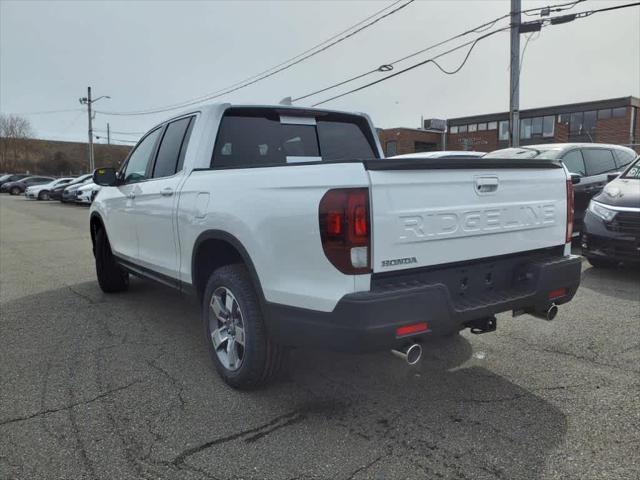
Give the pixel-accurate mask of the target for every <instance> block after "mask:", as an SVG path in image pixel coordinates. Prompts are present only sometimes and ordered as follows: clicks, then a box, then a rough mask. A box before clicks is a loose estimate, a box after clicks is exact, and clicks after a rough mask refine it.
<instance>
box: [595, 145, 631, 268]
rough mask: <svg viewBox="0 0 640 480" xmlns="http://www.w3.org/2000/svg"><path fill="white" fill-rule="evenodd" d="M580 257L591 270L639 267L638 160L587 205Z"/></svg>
mask: <svg viewBox="0 0 640 480" xmlns="http://www.w3.org/2000/svg"><path fill="white" fill-rule="evenodd" d="M582 254H583V255H584V256H585V257H587V260H589V263H591V265H593V266H594V267H615V266H617V265H618V264H619V263H620V262H624V263H631V264H636V265H640V157H639V158H637V159H636V161H635V162H634V163H633V164H632V165H631V166H629V168H627V169H626V170H625V171H624V172H623V173H622V175H620V176H619V177H617V178H616V179H615V180H613V181H612V182H611V183H609V184H607V186H606V187H605V188H604V190H603V191H602V193H600V194H599V195H597V196H596V197H594V198H593V199H592V200H591V202H590V203H589V208H588V209H587V213H586V214H585V216H584V227H583V229H582Z"/></svg>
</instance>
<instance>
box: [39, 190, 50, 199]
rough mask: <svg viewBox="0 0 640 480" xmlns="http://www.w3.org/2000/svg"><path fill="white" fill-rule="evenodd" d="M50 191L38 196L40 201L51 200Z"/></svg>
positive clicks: (42, 192) (44, 191)
mask: <svg viewBox="0 0 640 480" xmlns="http://www.w3.org/2000/svg"><path fill="white" fill-rule="evenodd" d="M49 198H50V197H49V190H43V191H41V192H40V193H39V194H38V200H49Z"/></svg>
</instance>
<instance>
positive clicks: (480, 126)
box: [478, 123, 487, 132]
mask: <svg viewBox="0 0 640 480" xmlns="http://www.w3.org/2000/svg"><path fill="white" fill-rule="evenodd" d="M486 129H487V124H486V123H479V124H478V131H480V132H482V131H484V130H486Z"/></svg>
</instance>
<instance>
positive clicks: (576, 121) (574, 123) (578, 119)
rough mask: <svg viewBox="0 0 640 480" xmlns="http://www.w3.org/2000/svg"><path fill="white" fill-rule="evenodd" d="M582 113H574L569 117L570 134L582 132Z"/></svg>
mask: <svg viewBox="0 0 640 480" xmlns="http://www.w3.org/2000/svg"><path fill="white" fill-rule="evenodd" d="M582 117H583V115H582V112H575V113H572V114H571V116H570V117H569V133H580V132H581V131H582Z"/></svg>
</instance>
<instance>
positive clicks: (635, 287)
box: [580, 266, 640, 301]
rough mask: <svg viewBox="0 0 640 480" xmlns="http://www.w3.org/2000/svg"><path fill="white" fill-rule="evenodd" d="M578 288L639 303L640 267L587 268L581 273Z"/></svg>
mask: <svg viewBox="0 0 640 480" xmlns="http://www.w3.org/2000/svg"><path fill="white" fill-rule="evenodd" d="M580 287H581V288H589V289H591V290H594V291H596V292H599V293H602V294H603V295H607V296H610V297H615V298H620V299H622V300H631V301H640V267H631V266H621V267H618V268H594V267H589V268H587V269H586V270H584V271H583V272H582V280H581V282H580Z"/></svg>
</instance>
